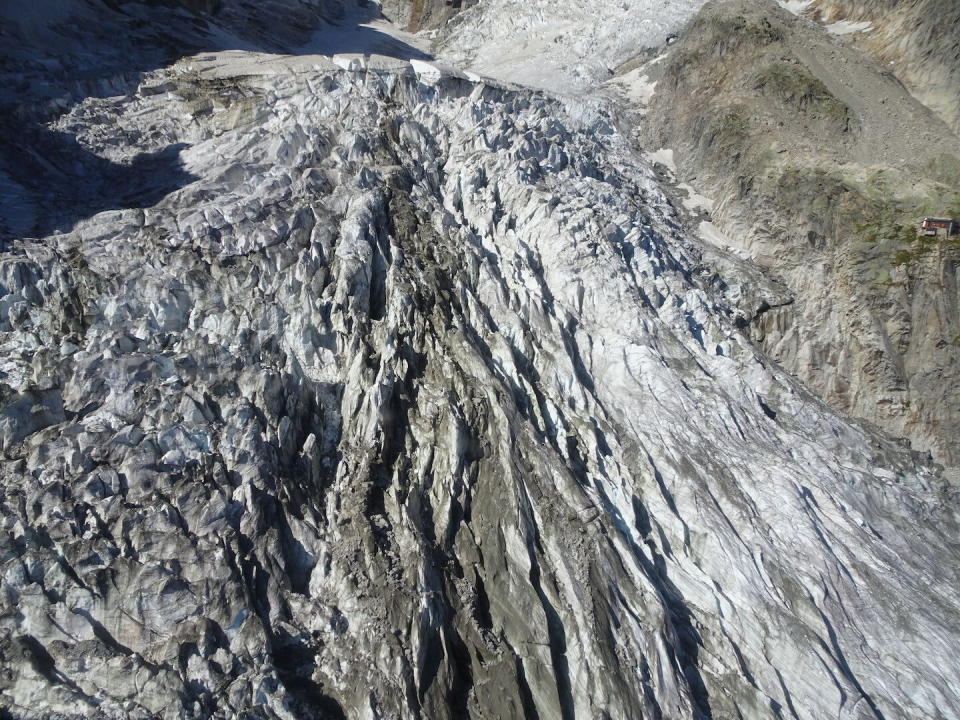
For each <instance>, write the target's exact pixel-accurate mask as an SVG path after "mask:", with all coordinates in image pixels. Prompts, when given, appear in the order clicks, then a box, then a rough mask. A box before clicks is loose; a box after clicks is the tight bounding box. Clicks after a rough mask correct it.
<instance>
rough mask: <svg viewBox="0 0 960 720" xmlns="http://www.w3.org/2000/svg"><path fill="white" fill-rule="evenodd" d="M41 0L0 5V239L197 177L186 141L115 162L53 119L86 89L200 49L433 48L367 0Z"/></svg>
mask: <svg viewBox="0 0 960 720" xmlns="http://www.w3.org/2000/svg"><path fill="white" fill-rule="evenodd" d="M33 5H38V6H41V7H39V9H38V8H33V9H32V10H31V11H30V13H29V14H28V13H26V11H25V10H24V11H22V12H20V11H17V8H18V7H19V8H26V5H25V4H24V3H13V4H9V5H4V4H3V3H0V34H2V35H3V37H4V40H5V41H4V43H2V44H0V241H7V240H11V239H14V238H17V237H41V236H44V235H48V234H50V233H53V232H57V231H69V230H70V229H71V228H73V227H74V226H75V225H76V224H77V223H78V222H80V221H81V220H84V219H86V218H88V217H91V216H93V215H95V214H97V213H100V212H103V211H105V210H111V209H120V208H146V207H151V206H153V205H155V204H156V203H158V202H159V201H160V200H162V199H163V198H164V197H166V196H167V195H169V194H170V193H171V192H174V191H175V190H177V189H179V188H182V187H184V186H186V185H188V184H189V183H191V182H193V181H194V180H196V178H195V177H194V176H192V175H191V174H190V173H188V172H186V170H185V169H184V167H183V164H182V162H181V160H180V151H181V150H182V149H183V147H184V146H183V145H171V146H169V147H167V148H164V149H161V150H159V151H156V152H149V153H144V154H142V155H139V156H137V157H136V158H134V159H133V160H132V161H131V162H129V163H115V162H112V161H110V160H108V159H106V158H103V157H100V156H99V155H97V154H95V153H93V152H91V151H90V150H89V149H87V148H85V147H84V146H83V145H82V144H81V143H80V142H78V141H77V138H76V137H74V136H73V135H71V134H69V133H63V132H58V131H54V130H51V129H50V128H49V127H48V125H49V123H50V122H51V120H53V119H54V118H55V117H56V116H58V115H60V114H62V113H63V112H66V111H67V110H69V108H70V107H71V106H72V105H73V104H75V103H77V102H80V101H82V100H83V99H84V98H87V97H112V96H121V95H125V94H129V93H132V92H134V91H135V90H136V88H137V86H138V85H139V83H140V81H141V80H142V78H143V75H144V73H147V72H150V71H152V70H156V69H158V68H162V67H167V66H169V65H171V64H172V63H174V62H176V60H178V59H179V58H181V57H185V56H189V55H193V54H196V53H200V52H210V51H222V50H249V51H257V52H270V53H283V54H316V53H323V54H327V55H332V54H336V53H354V52H355V53H367V54H382V55H389V56H392V57H397V58H400V59H412V58H426V57H429V56H428V55H427V54H426V53H424V52H423V51H422V50H420V49H418V48H416V47H414V46H413V45H411V44H409V43H407V42H404V41H403V40H401V39H399V38H396V37H393V36H392V35H390V34H388V33H385V32H381V31H379V30H377V29H375V28H373V27H369V26H368V25H367V23H369V22H371V21H375V20H377V19H380V18H381V17H382V16H381V15H380V13H379V7H378V6H377V5H376V4H373V3H368V2H365V0H352V1H351V0H347V2H346V3H345V4H344V5H345V7H344V8H343V11H342V12H339V13H338V14H336V15H334V14H332V13H331V12H326V13H325V12H324V11H323V10H322V9H321V7H319V6H317V5H313V4H309V3H307V2H302V1H301V0H272V2H252V1H251V0H218V1H214V0H210V2H197V0H164V3H159V4H151V5H146V4H141V3H136V2H123V1H120V0H113V1H112V2H110V3H108V4H103V3H101V2H99V0H57V2H56V3H54V2H53V0H35V2H34V3H33ZM45 5H50V8H49V12H48V11H46V10H44V9H43V7H42V6H45ZM202 10H212V12H203V11H202ZM18 12H19V13H20V14H18ZM2 247H3V246H2V245H0V249H2Z"/></svg>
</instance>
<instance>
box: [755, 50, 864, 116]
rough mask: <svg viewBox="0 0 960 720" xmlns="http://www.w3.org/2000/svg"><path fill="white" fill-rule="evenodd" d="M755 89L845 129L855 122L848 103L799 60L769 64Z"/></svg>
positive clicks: (757, 79)
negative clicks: (838, 97)
mask: <svg viewBox="0 0 960 720" xmlns="http://www.w3.org/2000/svg"><path fill="white" fill-rule="evenodd" d="M754 89H755V90H759V91H760V92H762V93H763V94H764V95H768V96H772V97H774V98H776V99H777V100H779V101H780V102H782V103H783V104H784V105H787V106H789V107H791V108H796V109H797V110H799V111H800V112H802V113H805V114H807V115H814V116H819V117H823V118H824V119H826V120H828V121H830V122H831V123H832V124H835V125H837V126H838V127H839V128H840V129H841V130H842V131H843V132H846V131H847V130H849V129H850V127H851V125H852V121H853V118H854V115H853V112H852V111H851V110H850V108H849V107H848V106H847V104H846V103H844V102H842V101H840V100H838V99H837V98H836V96H834V95H833V93H831V92H830V90H829V89H828V88H827V86H826V85H824V84H823V82H822V81H821V80H820V79H819V78H817V77H815V76H814V75H812V74H811V73H810V72H809V71H808V70H807V69H806V68H805V67H803V66H802V65H800V64H798V63H791V62H783V61H780V62H775V63H773V64H772V65H769V66H768V67H767V68H766V69H765V70H763V71H762V72H761V73H760V74H759V75H757V76H756V78H755V79H754Z"/></svg>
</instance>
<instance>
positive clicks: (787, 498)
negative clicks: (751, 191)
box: [0, 7, 960, 720]
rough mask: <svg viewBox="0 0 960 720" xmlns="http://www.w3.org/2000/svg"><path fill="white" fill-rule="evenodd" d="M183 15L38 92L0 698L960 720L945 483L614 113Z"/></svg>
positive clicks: (3, 473)
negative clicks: (170, 56) (838, 385)
mask: <svg viewBox="0 0 960 720" xmlns="http://www.w3.org/2000/svg"><path fill="white" fill-rule="evenodd" d="M236 9H237V8H236V7H234V8H232V9H231V8H223V9H221V10H220V11H219V12H226V13H227V14H226V15H221V16H219V17H221V18H229V17H230V15H229V13H230V12H233V10H236ZM327 11H329V8H328V9H327ZM151 12H152V11H151ZM678 12H679V11H678ZM347 16H349V13H348V14H347V15H345V16H344V17H347ZM98 17H104V16H98ZM183 17H184V18H187V19H189V18H188V16H183ZM304 18H305V24H304V28H309V27H311V23H314V22H318V23H319V22H320V21H322V19H323V18H322V16H321V15H319V14H318V15H314V16H310V15H309V13H308V14H306V15H304ZM201 20H202V22H203V27H199V28H198V32H199V33H200V35H199V36H198V37H199V38H200V40H201V41H202V40H203V36H204V35H208V36H209V38H208V40H209V42H210V43H211V47H210V48H209V49H208V50H207V51H204V52H200V53H196V54H192V55H189V54H188V55H185V56H184V57H182V58H180V59H179V60H177V61H176V62H174V63H172V64H169V65H158V66H157V67H156V68H153V69H150V70H147V71H145V72H144V73H143V74H142V75H139V76H138V77H137V78H136V80H135V82H134V83H133V85H132V87H131V88H130V89H129V90H126V89H123V90H122V91H121V92H117V93H114V94H109V93H107V92H99V93H92V92H91V93H87V95H88V96H87V97H86V98H85V99H82V100H80V101H76V102H75V101H73V100H69V101H63V102H64V104H65V107H64V108H63V110H62V111H61V112H60V113H51V111H50V107H51V105H50V104H49V102H47V101H45V100H44V101H43V102H41V100H42V98H41V99H38V102H37V104H36V105H35V106H33V105H27V104H22V105H21V106H20V110H21V111H22V112H23V113H24V117H29V118H31V120H30V121H31V122H33V123H34V126H35V127H42V128H43V129H45V131H46V132H48V133H50V135H51V136H52V137H55V138H60V139H61V140H62V142H61V143H60V144H52V143H51V142H50V140H49V139H45V140H44V141H43V142H44V143H45V144H42V145H41V144H37V145H35V146H33V149H34V150H36V155H37V157H38V159H37V160H36V162H37V163H38V165H39V164H41V160H42V161H43V167H44V168H46V165H49V166H50V168H52V169H49V170H45V172H48V173H50V174H48V175H41V176H40V179H41V180H43V182H41V183H38V184H37V185H35V186H33V185H29V183H28V182H27V180H28V178H24V177H22V176H20V175H16V174H15V172H16V168H14V167H13V166H12V165H7V166H5V169H6V170H7V172H8V176H10V177H13V178H14V180H15V181H16V182H17V183H21V182H22V183H23V184H22V185H20V187H21V188H22V193H21V206H23V207H29V208H30V209H31V211H32V212H33V216H32V220H30V222H29V223H24V224H22V225H21V226H20V227H21V228H24V229H22V230H21V231H19V232H14V231H11V230H10V228H12V227H13V225H12V224H11V223H8V224H7V226H6V227H7V230H6V232H7V238H6V244H5V248H4V250H3V252H2V254H0V343H2V347H3V352H2V353H0V373H2V375H0V381H2V392H3V396H2V397H3V402H2V404H0V408H2V409H0V451H2V459H0V522H2V523H3V531H4V532H3V535H2V536H0V543H2V551H0V562H2V566H0V670H2V672H0V707H2V708H4V712H6V713H7V714H8V715H9V716H12V717H14V718H44V717H91V718H165V719H166V718H169V719H171V720H172V719H173V718H213V717H216V718H233V717H244V718H250V719H251V720H253V719H255V718H256V719H259V718H271V719H272V718H284V719H287V718H371V719H373V718H431V719H433V718H464V717H472V718H509V717H517V718H519V717H524V718H543V719H544V720H546V719H547V718H559V719H561V720H568V719H569V718H718V719H719V718H735V717H743V718H759V717H770V718H798V717H841V718H856V719H860V718H880V719H882V718H890V719H892V718H899V717H910V718H930V719H931V720H933V718H943V717H948V718H949V717H960V697H958V695H957V692H956V687H958V683H960V677H958V670H957V668H956V666H955V664H954V663H953V662H952V657H953V654H954V648H955V647H956V645H957V642H958V639H960V621H958V618H960V613H958V599H957V597H956V594H955V592H954V588H955V587H956V586H957V583H958V577H957V568H958V564H957V562H956V560H957V557H958V547H957V537H958V535H957V529H958V528H957V514H956V507H957V505H956V502H957V498H956V489H955V488H954V487H953V486H951V485H949V484H948V483H945V482H944V478H943V475H942V473H941V472H940V470H939V469H938V468H937V467H935V466H932V465H930V464H929V463H928V462H927V461H926V460H925V458H924V457H923V456H921V455H919V454H917V453H913V452H910V451H909V450H907V449H905V448H904V447H903V446H902V445H901V444H899V443H897V442H895V441H893V440H891V439H890V438H888V437H886V436H883V435H881V434H879V433H878V432H877V431H875V430H874V429H873V428H872V427H871V426H868V425H866V424H863V423H859V422H857V421H853V420H850V419H848V418H846V417H844V416H842V415H841V414H839V413H838V412H837V411H836V410H834V409H831V408H830V407H828V406H827V405H825V404H823V403H821V402H820V401H819V400H817V399H816V398H815V397H814V396H813V395H812V394H811V393H810V392H809V391H808V389H807V388H806V387H805V386H804V385H802V384H801V383H800V382H799V381H797V380H796V379H795V378H793V377H792V376H790V375H789V374H787V373H786V372H784V371H783V370H781V369H780V368H779V367H778V365H777V364H776V363H775V362H773V361H771V359H770V358H769V357H768V356H767V355H765V353H764V352H763V350H762V348H758V347H757V346H756V345H755V344H754V342H753V341H752V340H751V338H750V337H749V336H748V334H747V333H745V332H744V331H743V329H742V328H741V325H742V318H743V317H744V312H745V310H744V308H749V307H751V304H752V303H754V302H755V301H756V300H757V299H758V297H764V293H766V292H767V291H768V285H769V283H768V281H766V280H765V279H763V278H762V277H761V276H762V273H758V272H755V269H753V268H752V266H751V265H750V263H748V262H746V261H739V260H738V259H737V258H736V257H735V256H732V255H731V256H729V257H726V256H724V257H721V254H720V253H718V252H717V251H716V250H714V249H713V248H711V247H710V246H709V245H708V244H706V243H704V242H703V241H702V240H701V239H699V238H698V237H697V236H696V235H695V234H692V233H690V232H688V230H687V229H686V227H685V223H687V221H688V218H687V217H686V216H685V213H684V212H681V211H680V210H678V209H677V208H676V207H674V205H673V204H672V203H671V201H670V199H669V197H668V193H670V192H672V190H670V189H669V188H666V189H665V187H664V186H663V183H662V178H661V177H660V176H659V175H658V173H657V171H656V169H655V168H654V167H652V166H651V162H650V161H649V160H647V159H646V158H645V157H644V156H643V155H642V154H641V152H640V150H639V149H638V147H637V145H636V144H635V142H634V138H633V137H632V136H631V133H632V131H633V129H634V126H633V124H632V118H631V117H630V116H629V115H628V114H624V113H623V112H622V111H621V109H620V108H618V107H617V106H616V105H611V104H610V102H608V101H607V100H604V99H602V98H594V97H587V96H569V97H565V98H559V97H555V96H552V95H550V94H547V93H544V92H542V91H538V90H530V89H526V88H523V87H516V86H508V85H505V84H502V83H499V82H496V81H492V80H483V79H482V78H477V77H475V76H466V75H463V74H460V73H459V72H455V71H449V70H444V69H442V68H441V66H439V65H438V64H432V63H429V62H426V61H423V60H418V59H416V57H414V59H413V60H412V61H411V62H408V61H407V60H406V59H404V58H403V57H393V58H387V57H382V56H373V57H367V58H363V57H357V56H354V55H338V56H334V57H332V58H331V57H328V56H325V55H318V54H310V53H301V54H276V53H274V54H270V53H265V52H257V51H255V50H252V49H250V48H242V49H237V48H232V49H227V48H224V47H222V45H223V44H224V43H221V42H220V41H221V40H222V38H223V34H222V33H223V32H226V31H227V29H228V27H229V26H228V25H226V24H221V23H226V20H218V19H216V17H214V18H210V17H204V18H201ZM317 27H318V28H319V29H320V30H321V33H319V34H317V35H314V36H313V37H314V38H320V39H321V40H322V39H323V38H327V37H328V35H327V34H326V33H327V32H328V31H329V28H326V29H324V27H323V26H322V23H321V24H320V25H317ZM347 30H349V32H351V33H358V34H359V36H360V37H366V38H370V37H371V36H370V33H371V32H373V31H372V30H362V29H360V30H357V28H355V27H352V26H351V27H349V28H345V31H347ZM165 37H170V36H169V35H166V36H165ZM350 37H357V35H351V36H350ZM398 37H399V36H398ZM374 39H375V40H376V41H377V42H381V40H382V39H381V38H374ZM283 42H287V40H286V39H283ZM298 42H299V40H298ZM388 46H389V47H390V48H392V49H394V50H396V52H397V55H404V54H406V53H407V52H411V53H412V52H413V50H415V48H411V47H409V46H407V45H405V44H404V43H403V42H402V41H401V40H399V39H398V40H396V42H394V43H393V44H388ZM411 56H412V55H411ZM7 67H8V68H9V67H11V66H10V65H8V66H7ZM17 67H20V68H22V67H23V66H22V65H17ZM144 67H146V65H144ZM22 72H32V73H35V75H34V77H44V76H43V75H42V73H43V68H42V64H40V63H38V64H37V65H36V66H34V67H30V68H28V69H26V70H22ZM51 77H54V76H53V75H51ZM52 82H53V80H51V83H52ZM78 87H79V88H80V91H81V92H82V90H83V88H84V87H88V86H84V85H82V84H81V85H79V86H78ZM37 107H39V108H40V109H41V110H42V111H43V112H44V113H50V114H51V115H52V117H51V118H50V119H49V120H48V121H47V120H42V118H43V117H47V115H40V114H37V115H28V113H29V112H37V113H40V110H36V108H37ZM31 108H34V109H33V110H31ZM5 141H6V142H7V145H6V147H12V146H13V144H14V143H13V138H12V137H11V136H9V135H7V136H5ZM38 143H39V141H38ZM144 169H146V171H144ZM57 173H59V174H57ZM68 177H72V178H82V179H83V180H84V183H83V184H82V186H81V187H78V188H76V189H71V190H70V192H71V193H72V194H71V195H69V196H68V197H70V198H72V201H71V203H70V204H68V205H66V207H65V208H64V207H59V210H58V206H57V205H56V204H55V203H54V202H53V200H52V199H51V196H50V195H49V193H50V188H52V187H53V186H54V181H55V180H56V179H57V178H68ZM123 182H126V183H128V185H127V187H121V188H116V187H114V186H116V185H118V184H121V183H123ZM111 188H113V191H114V195H113V196H112V197H110V198H109V199H110V202H108V203H107V202H102V201H101V198H100V196H101V195H103V194H104V193H105V192H106V191H107V190H110V189H111ZM58 213H59V214H58ZM758 277H759V279H758Z"/></svg>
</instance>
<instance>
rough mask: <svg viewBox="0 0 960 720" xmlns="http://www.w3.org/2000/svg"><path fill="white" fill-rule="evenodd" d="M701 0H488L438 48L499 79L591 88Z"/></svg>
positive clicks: (564, 89)
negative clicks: (586, 0)
mask: <svg viewBox="0 0 960 720" xmlns="http://www.w3.org/2000/svg"><path fill="white" fill-rule="evenodd" d="M703 4H704V1H703V0H666V1H664V0H617V1H614V0H595V1H594V2H591V3H584V2H579V1H575V0H485V1H484V2H481V3H480V4H478V5H476V6H474V7H472V8H470V9H468V10H466V11H464V12H463V13H461V14H460V15H459V16H458V17H457V18H456V19H455V20H454V21H453V22H451V23H450V25H449V26H448V27H447V29H446V30H445V31H444V32H445V37H444V38H442V39H441V41H440V49H439V52H440V54H441V55H442V56H444V57H445V58H448V59H449V60H450V61H452V62H453V63H454V64H456V65H460V66H463V67H469V68H470V69H473V70H474V71H476V72H480V73H483V74H485V75H489V76H491V77H494V78H498V79H500V80H506V81H510V82H516V83H521V84H524V85H529V86H532V87H536V88H541V89H548V90H553V91H556V92H561V93H580V92H584V91H587V90H589V89H591V88H593V87H596V85H597V84H599V83H600V82H603V81H604V80H606V79H608V78H609V77H610V75H611V74H612V72H613V70H614V69H615V68H616V67H617V66H619V65H620V64H622V63H623V62H625V61H626V60H629V59H630V58H631V57H634V56H635V55H637V53H639V52H640V51H642V50H643V49H644V48H649V47H655V46H658V45H661V44H663V43H664V41H665V40H666V38H667V36H668V35H669V34H670V33H673V32H676V31H678V30H679V29H680V28H681V27H682V26H683V25H684V23H686V22H687V21H688V20H689V19H690V18H691V17H693V16H694V15H695V14H696V12H697V10H699V9H700V7H701V6H702V5H703Z"/></svg>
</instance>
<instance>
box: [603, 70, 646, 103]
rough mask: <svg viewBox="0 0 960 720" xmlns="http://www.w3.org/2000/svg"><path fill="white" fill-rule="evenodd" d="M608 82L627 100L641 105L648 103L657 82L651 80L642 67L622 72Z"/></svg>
mask: <svg viewBox="0 0 960 720" xmlns="http://www.w3.org/2000/svg"><path fill="white" fill-rule="evenodd" d="M610 84H611V85H614V86H616V87H617V88H619V89H620V90H621V91H622V92H623V94H624V95H625V96H626V97H627V99H628V100H630V101H631V102H634V103H637V104H638V105H642V106H646V105H649V104H650V99H651V98H652V97H653V93H654V92H656V89H657V82H656V81H655V80H654V81H651V80H650V78H649V77H648V76H647V73H646V71H645V70H644V69H643V68H636V69H635V70H631V71H630V72H628V73H624V74H623V75H621V76H620V77H617V78H614V79H613V80H611V81H610Z"/></svg>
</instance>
